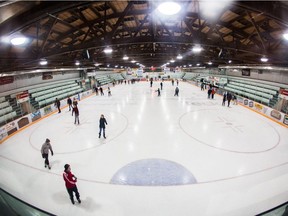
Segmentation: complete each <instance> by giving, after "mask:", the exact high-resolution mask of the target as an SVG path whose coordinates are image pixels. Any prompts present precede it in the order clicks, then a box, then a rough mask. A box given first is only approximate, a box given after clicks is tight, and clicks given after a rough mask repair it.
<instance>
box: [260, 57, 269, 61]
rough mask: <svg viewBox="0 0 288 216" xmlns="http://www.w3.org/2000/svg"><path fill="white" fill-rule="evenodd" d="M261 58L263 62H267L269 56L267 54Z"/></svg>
mask: <svg viewBox="0 0 288 216" xmlns="http://www.w3.org/2000/svg"><path fill="white" fill-rule="evenodd" d="M260 60H261V61H262V62H267V61H268V58H266V57H265V56H263V57H262V58H261V59H260Z"/></svg>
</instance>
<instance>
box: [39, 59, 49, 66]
mask: <svg viewBox="0 0 288 216" xmlns="http://www.w3.org/2000/svg"><path fill="white" fill-rule="evenodd" d="M39 64H40V65H47V64H48V62H47V60H46V59H41V60H40V62H39Z"/></svg>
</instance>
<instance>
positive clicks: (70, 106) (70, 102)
mask: <svg viewBox="0 0 288 216" xmlns="http://www.w3.org/2000/svg"><path fill="white" fill-rule="evenodd" d="M67 104H68V106H69V111H70V110H71V109H72V110H73V106H72V100H71V98H70V97H68V98H67Z"/></svg>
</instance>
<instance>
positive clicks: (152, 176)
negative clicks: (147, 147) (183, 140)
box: [110, 158, 197, 186]
mask: <svg viewBox="0 0 288 216" xmlns="http://www.w3.org/2000/svg"><path fill="white" fill-rule="evenodd" d="M110 183H111V184H120V185H134V186H171V185H185V184H196V183H197V180H196V178H195V177H194V175H193V174H192V173H191V172H190V171H189V170H188V169H186V168H185V167H184V166H182V165H181V164H178V163H176V162H173V161H169V160H164V159H158V158H152V159H143V160H138V161H134V162H132V163H129V164H127V165H126V166H124V167H122V168H121V169H119V170H118V171H117V172H116V173H115V174H114V176H113V177H112V179H111V181H110Z"/></svg>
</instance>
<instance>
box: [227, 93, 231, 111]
mask: <svg viewBox="0 0 288 216" xmlns="http://www.w3.org/2000/svg"><path fill="white" fill-rule="evenodd" d="M231 100H232V94H231V93H230V92H228V93H227V101H228V107H230V101H231Z"/></svg>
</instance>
